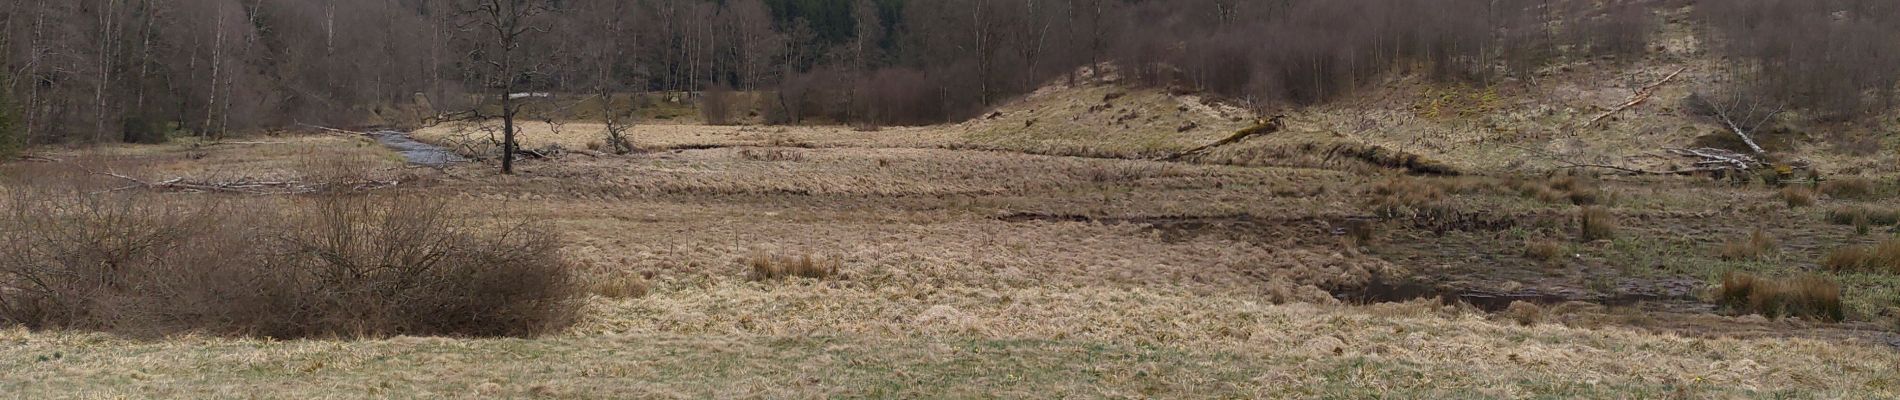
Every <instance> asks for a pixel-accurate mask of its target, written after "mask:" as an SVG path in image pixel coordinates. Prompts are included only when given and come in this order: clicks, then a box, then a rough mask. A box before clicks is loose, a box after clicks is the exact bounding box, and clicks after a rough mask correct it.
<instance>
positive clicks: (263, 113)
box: [0, 0, 1900, 143]
mask: <svg viewBox="0 0 1900 400" xmlns="http://www.w3.org/2000/svg"><path fill="white" fill-rule="evenodd" d="M483 3H493V4H513V5H523V6H533V7H542V8H544V9H545V10H546V11H547V12H543V13H535V14H533V15H529V16H527V18H526V19H524V20H523V21H519V22H521V24H520V25H519V26H520V27H522V28H523V29H525V30H524V31H522V32H523V34H522V35H520V40H519V43H515V44H514V45H513V46H512V47H509V48H508V50H507V51H506V52H505V53H506V54H507V58H508V59H511V60H515V61H516V62H517V63H516V64H514V65H512V66H511V67H510V68H504V69H496V68H492V67H493V66H495V65H496V64H495V63H494V62H495V61H497V60H499V59H500V58H496V56H497V55H498V54H502V53H504V52H501V51H498V50H499V48H497V47H495V46H496V42H494V41H492V40H489V39H492V38H493V37H494V34H495V33H494V32H485V31H484V29H481V28H480V26H481V25H480V24H478V23H477V22H478V21H479V20H480V19H479V18H475V16H474V15H473V14H474V11H475V10H476V9H477V8H478V7H479V5H480V4H483ZM1685 6H1694V7H1695V9H1696V12H1695V13H1694V15H1695V16H1697V17H1698V18H1701V19H1702V20H1704V21H1706V24H1704V26H1706V27H1707V28H1708V29H1707V34H1706V35H1704V37H1706V38H1709V39H1711V40H1712V41H1711V42H1710V43H1712V44H1710V45H1709V46H1710V47H1711V48H1713V49H1716V50H1717V51H1719V52H1721V53H1722V54H1723V55H1727V56H1729V58H1728V59H1730V60H1733V62H1735V63H1736V64H1735V65H1734V66H1735V69H1736V70H1737V71H1738V72H1737V77H1738V81H1739V82H1746V85H1747V86H1749V87H1750V88H1751V89H1752V90H1755V91H1756V92H1757V93H1760V94H1761V95H1763V96H1768V97H1772V98H1775V99H1778V100H1780V101H1786V102H1790V103H1792V104H1794V105H1796V106H1801V107H1812V108H1815V109H1819V110H1826V111H1827V112H1828V113H1829V115H1837V116H1841V117H1843V118H1856V117H1860V116H1865V115H1869V114H1870V113H1873V112H1876V111H1878V110H1884V109H1891V106H1892V101H1893V98H1894V95H1895V91H1894V89H1893V88H1894V87H1895V86H1896V82H1897V81H1900V9H1896V7H1900V3H1896V2H1893V1H1890V0H1722V1H1713V0H1701V1H1692V0H1438V1H1419V0H1273V1H1263V0H74V1H42V0H0V51H4V53H5V59H4V62H5V66H6V68H7V70H6V71H5V73H6V77H7V79H5V81H4V84H5V90H4V94H5V95H6V97H8V99H7V100H8V101H7V103H8V104H10V105H11V106H12V107H11V109H10V110H8V111H9V112H10V114H9V115H10V116H12V117H13V118H12V119H13V120H14V121H15V124H14V125H15V126H17V127H18V128H17V129H16V130H15V131H16V133H14V134H13V135H14V136H18V137H21V139H23V140H22V141H25V142H31V143H49V142H62V141H128V142H144V141H158V140H163V139H164V138H165V137H166V136H168V135H179V134H196V135H207V136H216V135H221V134H224V133H225V132H232V131H243V130H251V129H258V128H268V127H282V126H289V125H293V124H296V123H308V124H338V125H349V124H354V123H358V122H360V121H364V120H366V116H369V115H372V114H374V113H378V112H383V111H384V110H386V109H387V108H388V107H391V106H394V105H401V104H412V103H415V102H416V101H417V99H418V96H421V97H422V98H427V99H429V100H430V101H431V103H434V105H436V106H437V107H438V108H445V107H456V106H465V105H464V104H456V102H466V101H467V99H469V98H470V97H471V95H476V94H489V95H493V94H494V92H496V91H498V90H514V91H544V92H563V93H613V92H637V91H702V90H707V89H712V88H732V89H736V90H747V91H753V90H756V91H763V92H764V93H767V95H765V96H763V97H762V98H763V99H764V100H763V101H762V103H764V104H763V105H762V106H763V108H764V114H765V115H764V116H763V117H764V118H765V120H766V121H767V122H772V123H799V122H810V121H851V122H865V123H874V124H925V123H934V122H942V121H953V120H958V119H962V118H969V117H971V116H974V115H977V114H978V113H981V112H982V111H983V110H985V109H987V108H988V107H990V106H992V105H995V104H997V103H999V102H1002V101H1006V100H1007V99H1009V98H1011V97H1013V96H1017V95H1020V94H1022V93H1026V92H1028V91H1030V90H1033V89H1034V88H1036V87H1038V86H1039V85H1042V84H1044V83H1047V82H1050V81H1053V80H1059V79H1063V78H1065V77H1068V78H1075V75H1074V74H1076V73H1077V71H1078V70H1084V69H1085V67H1089V66H1096V65H1113V66H1115V67H1116V69H1117V70H1118V71H1120V73H1121V75H1123V76H1125V77H1127V78H1130V79H1133V80H1135V81H1137V82H1142V83H1147V84H1152V85H1157V86H1170V87H1177V88H1182V89H1186V90H1193V91H1202V92H1209V93H1214V94H1218V95H1221V96H1224V97H1228V98H1231V99H1235V100H1238V101H1240V102H1242V103H1246V104H1251V105H1254V106H1256V107H1260V108H1270V107H1282V106H1298V105H1307V104H1318V103H1323V102H1326V101H1329V100H1332V99H1337V98H1339V97H1340V96H1344V95H1346V94H1349V93H1352V92H1353V91H1355V90H1358V89H1359V88H1360V87H1362V86H1365V85H1368V84H1370V82H1372V81H1371V79H1373V78H1374V77H1376V76H1380V75H1383V74H1387V73H1390V72H1393V71H1398V70H1407V71H1416V72H1419V73H1421V74H1422V75H1424V76H1428V77H1430V78H1432V79H1435V80H1440V81H1460V82H1470V83H1474V84H1480V85H1482V84H1490V83H1496V82H1502V81H1504V80H1507V79H1528V78H1531V77H1534V76H1535V73H1536V72H1537V71H1538V70H1540V69H1543V68H1547V67H1549V66H1551V65H1553V64H1554V63H1557V62H1560V61H1564V60H1575V59H1579V58H1587V57H1615V58H1618V59H1633V58H1636V57H1642V56H1644V55H1645V54H1647V53H1649V49H1650V46H1651V45H1652V43H1651V38H1652V36H1653V35H1654V34H1656V33H1657V32H1659V29H1660V25H1661V22H1662V21H1661V19H1662V18H1663V17H1662V16H1661V15H1660V14H1659V13H1657V12H1656V10H1659V9H1675V8H1679V7H1685Z"/></svg>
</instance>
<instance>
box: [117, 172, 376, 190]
mask: <svg viewBox="0 0 1900 400" xmlns="http://www.w3.org/2000/svg"><path fill="white" fill-rule="evenodd" d="M92 173H93V174H94V175H100V176H107V177H113V178H118V179H120V180H124V181H126V182H130V183H132V184H131V185H127V186H121V187H118V188H114V189H109V190H104V191H100V192H99V193H106V192H118V191H125V190H132V189H146V190H154V191H168V192H184V193H237V194H251V195H297V194H311V193H321V192H337V191H344V192H363V191H371V190H377V189H383V188H388V187H393V186H396V185H397V184H399V182H397V181H376V180H361V181H338V182H322V183H307V182H299V181H281V182H270V181H249V180H240V181H232V182H205V181H193V180H188V179H186V178H183V177H179V178H172V179H167V180H163V181H157V182H152V181H146V180H143V179H138V178H133V177H130V176H125V175H120V174H115V173H111V172H96V171H95V172H92Z"/></svg>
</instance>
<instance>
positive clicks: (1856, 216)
mask: <svg viewBox="0 0 1900 400" xmlns="http://www.w3.org/2000/svg"><path fill="white" fill-rule="evenodd" d="M1827 222H1828V223H1831V224H1835V225H1894V224H1900V210H1896V209H1893V208H1887V207H1875V206H1867V205H1844V206H1838V207H1834V208H1833V209H1831V210H1828V212H1827Z"/></svg>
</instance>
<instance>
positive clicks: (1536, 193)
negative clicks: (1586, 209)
mask: <svg viewBox="0 0 1900 400" xmlns="http://www.w3.org/2000/svg"><path fill="white" fill-rule="evenodd" d="M1517 190H1518V194H1519V195H1522V196H1524V197H1526V198H1532V199H1537V201H1541V202H1545V203H1552V204H1563V203H1569V204H1575V205H1580V206H1588V205H1597V204H1602V203H1604V202H1606V201H1607V200H1608V199H1607V198H1606V196H1605V195H1604V194H1603V191H1602V190H1600V189H1598V188H1597V185H1596V182H1595V181H1593V180H1591V179H1590V178H1587V177H1581V176H1572V175H1562V176H1556V177H1552V178H1550V179H1548V180H1545V181H1542V182H1537V181H1520V182H1518V183H1517Z"/></svg>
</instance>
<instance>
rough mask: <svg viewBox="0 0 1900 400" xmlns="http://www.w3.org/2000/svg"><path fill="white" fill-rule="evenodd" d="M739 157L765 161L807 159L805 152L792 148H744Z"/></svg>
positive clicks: (798, 160)
mask: <svg viewBox="0 0 1900 400" xmlns="http://www.w3.org/2000/svg"><path fill="white" fill-rule="evenodd" d="M739 158H742V159H745V160H747V161H763V162H800V161H805V153H802V152H799V151H796V150H791V149H742V150H739Z"/></svg>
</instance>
